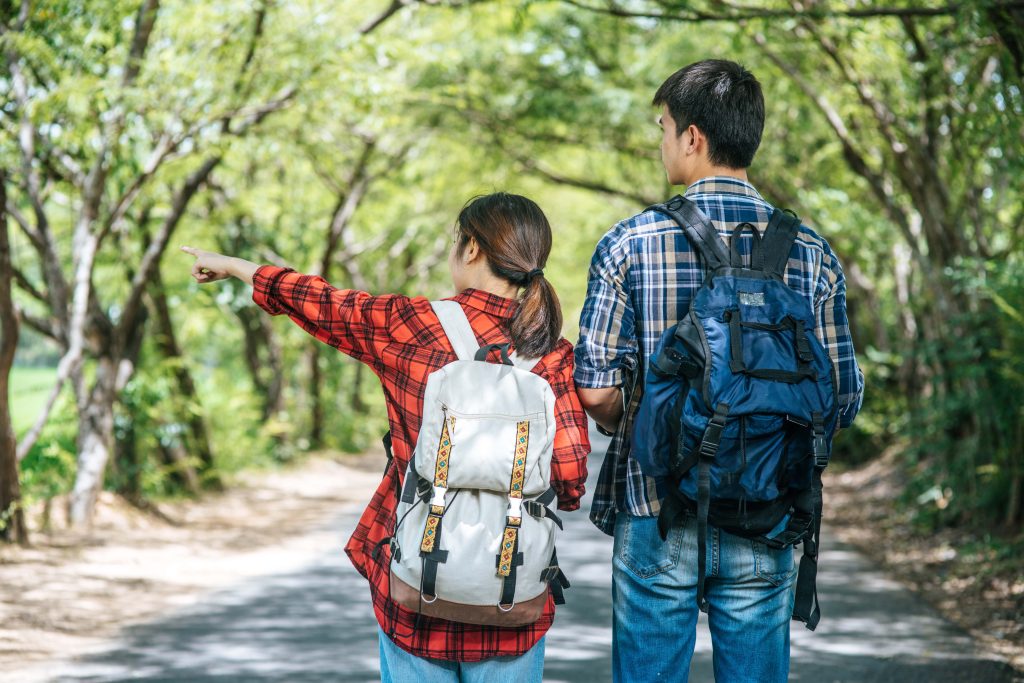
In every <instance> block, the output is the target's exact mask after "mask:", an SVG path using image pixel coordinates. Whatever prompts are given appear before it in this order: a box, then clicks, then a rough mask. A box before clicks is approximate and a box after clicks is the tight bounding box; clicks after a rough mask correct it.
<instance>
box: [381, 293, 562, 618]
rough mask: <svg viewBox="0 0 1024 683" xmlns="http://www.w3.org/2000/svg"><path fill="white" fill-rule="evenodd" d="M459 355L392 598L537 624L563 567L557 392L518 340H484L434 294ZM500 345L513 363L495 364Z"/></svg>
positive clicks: (416, 492)
mask: <svg viewBox="0 0 1024 683" xmlns="http://www.w3.org/2000/svg"><path fill="white" fill-rule="evenodd" d="M431 306H432V307H433V309H434V312H435V313H436V314H437V317H438V319H439V320H440V321H441V326H442V327H443V328H444V331H445V334H446V335H447V336H448V339H449V341H450V342H451V344H452V347H453V348H454V349H455V352H456V354H457V355H458V357H459V359H458V360H457V361H455V362H453V363H449V364H448V365H446V366H444V367H443V368H441V369H439V370H436V371H435V372H433V373H431V374H430V376H429V377H428V378H427V387H426V393H425V395H424V398H423V423H422V426H421V427H420V432H419V438H418V439H417V441H416V448H415V451H414V453H413V456H412V459H411V460H410V462H409V468H408V469H407V470H406V474H405V485H404V486H403V488H402V496H401V499H400V501H399V504H398V511H397V526H396V530H395V535H394V537H393V538H392V539H391V597H392V599H393V600H395V601H396V602H398V603H399V604H401V605H403V606H404V607H406V608H408V609H411V610H414V611H416V612H418V613H422V614H425V615H428V616H435V617H440V618H443V619H448V620H450V621H458V622H463V623H472V624H490V625H500V626H518V625H523V624H529V623H533V622H534V621H536V620H537V619H538V618H539V617H540V616H541V613H542V612H543V610H544V606H545V604H546V602H547V592H548V586H549V583H550V585H551V588H552V593H553V594H554V596H555V599H556V602H558V603H561V602H562V599H561V591H562V588H567V587H568V585H569V584H568V582H567V581H566V580H565V577H564V576H563V575H562V573H561V571H560V570H559V569H558V564H557V558H556V556H555V539H554V527H555V526H556V525H557V526H558V527H559V528H561V526H562V523H561V521H560V520H559V519H558V517H557V516H556V515H555V514H554V513H553V512H552V510H551V508H550V507H549V506H551V505H553V504H554V500H555V492H554V490H553V489H552V488H551V484H550V479H551V454H552V451H553V446H554V439H555V395H554V392H553V391H552V390H551V386H550V385H549V384H548V382H547V381H546V380H545V379H544V378H542V377H540V376H539V375H535V374H533V373H532V372H530V369H531V368H532V367H533V366H534V365H536V363H537V361H536V360H525V359H516V358H514V354H513V356H512V357H510V356H509V354H508V345H507V344H501V345H498V344H492V345H489V346H484V347H482V348H479V349H478V348H477V347H478V343H477V340H476V335H475V334H474V333H473V329H472V328H471V327H470V324H469V320H468V319H467V318H466V314H465V312H464V311H463V310H462V307H461V306H460V305H459V304H458V303H457V302H455V301H438V302H432V303H431ZM493 349H499V350H500V351H501V355H502V363H501V364H497V363H489V362H486V361H485V358H486V356H487V354H488V353H489V352H490V351H491V350H493Z"/></svg>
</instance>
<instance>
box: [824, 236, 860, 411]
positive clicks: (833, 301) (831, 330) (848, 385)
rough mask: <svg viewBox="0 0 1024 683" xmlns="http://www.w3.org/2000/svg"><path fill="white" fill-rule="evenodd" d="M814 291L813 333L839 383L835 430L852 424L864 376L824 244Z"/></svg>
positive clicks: (841, 287)
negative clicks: (814, 321) (830, 360)
mask: <svg viewBox="0 0 1024 683" xmlns="http://www.w3.org/2000/svg"><path fill="white" fill-rule="evenodd" d="M817 292H818V296H817V297H816V305H815V316H816V318H817V326H816V329H815V333H816V334H817V336H818V339H819V340H820V341H821V343H822V345H823V346H824V347H825V350H826V351H827V352H828V355H829V357H830V358H831V359H832V363H833V364H834V365H835V369H836V378H837V379H838V380H839V388H838V393H839V427H840V428H846V427H849V426H850V425H851V424H853V419H854V418H855V417H857V413H858V412H859V411H860V406H861V402H862V401H863V399H864V373H862V372H861V370H860V368H859V367H858V366H857V357H856V355H855V354H854V349H853V337H852V336H851V334H850V323H849V320H848V318H847V315H846V276H845V275H843V268H842V266H841V265H840V263H839V259H838V258H836V255H835V253H834V252H833V251H832V249H831V248H830V247H829V246H828V244H827V243H824V244H823V256H822V264H821V274H820V276H819V281H818V288H817Z"/></svg>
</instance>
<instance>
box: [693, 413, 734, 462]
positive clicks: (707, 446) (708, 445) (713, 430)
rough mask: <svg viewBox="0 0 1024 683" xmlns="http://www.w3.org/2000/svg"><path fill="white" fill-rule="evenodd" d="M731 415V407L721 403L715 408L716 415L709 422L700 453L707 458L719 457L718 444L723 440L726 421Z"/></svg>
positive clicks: (701, 442)
mask: <svg viewBox="0 0 1024 683" xmlns="http://www.w3.org/2000/svg"><path fill="white" fill-rule="evenodd" d="M728 415H729V405H728V404H726V403H719V404H718V406H717V407H716V408H715V414H714V415H713V416H712V418H711V421H710V422H708V426H707V429H705V430H704V438H703V439H701V441H700V448H699V449H698V451H699V452H700V454H701V455H702V456H704V457H705V458H714V457H715V456H716V455H718V444H719V442H721V440H722V432H723V431H725V419H726V417H727V416H728Z"/></svg>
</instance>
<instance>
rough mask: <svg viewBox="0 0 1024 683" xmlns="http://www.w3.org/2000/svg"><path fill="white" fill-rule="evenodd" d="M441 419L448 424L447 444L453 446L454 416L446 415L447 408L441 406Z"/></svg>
mask: <svg viewBox="0 0 1024 683" xmlns="http://www.w3.org/2000/svg"><path fill="white" fill-rule="evenodd" d="M441 419H442V420H444V422H447V423H448V443H449V444H451V445H452V446H454V445H455V416H454V415H449V414H448V406H446V405H445V404H443V403H442V404H441Z"/></svg>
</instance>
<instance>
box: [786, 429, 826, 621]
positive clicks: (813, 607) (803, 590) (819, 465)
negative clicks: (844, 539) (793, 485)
mask: <svg viewBox="0 0 1024 683" xmlns="http://www.w3.org/2000/svg"><path fill="white" fill-rule="evenodd" d="M811 419H812V423H813V430H814V440H813V441H812V453H813V454H814V474H813V475H812V477H811V490H810V507H811V510H812V512H811V514H812V519H811V533H810V534H809V535H808V536H807V537H806V538H804V541H803V544H804V554H803V556H802V557H801V558H800V569H799V570H798V572H797V578H796V595H795V598H794V600H793V618H794V619H795V620H797V621H802V622H804V624H805V625H806V626H807V628H808V630H811V631H813V630H814V629H815V627H816V626H817V625H818V621H819V620H820V619H821V607H820V605H819V604H818V585H817V579H818V550H819V547H820V545H821V508H822V502H821V474H822V472H824V471H825V467H827V466H828V458H829V453H828V438H827V437H826V435H825V420H824V417H823V416H822V414H821V413H814V414H813V415H812V416H811Z"/></svg>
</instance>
